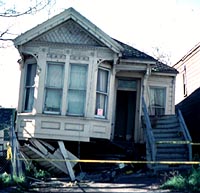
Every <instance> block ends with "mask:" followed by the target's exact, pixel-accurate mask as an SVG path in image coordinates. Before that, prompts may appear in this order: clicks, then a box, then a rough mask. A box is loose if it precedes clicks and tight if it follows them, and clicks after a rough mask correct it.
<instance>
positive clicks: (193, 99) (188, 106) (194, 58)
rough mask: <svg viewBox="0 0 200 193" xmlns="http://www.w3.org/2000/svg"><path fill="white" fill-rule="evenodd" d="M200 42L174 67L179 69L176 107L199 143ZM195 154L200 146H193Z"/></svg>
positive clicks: (195, 140) (192, 135)
mask: <svg viewBox="0 0 200 193" xmlns="http://www.w3.org/2000/svg"><path fill="white" fill-rule="evenodd" d="M199 65H200V43H198V44H197V45H195V46H194V47H193V48H192V49H191V50H190V51H189V52H188V53H187V54H185V56H183V57H182V58H181V59H180V60H179V61H178V62H177V63H176V64H174V66H173V67H174V68H176V69H177V70H178V71H179V74H178V75H177V81H176V82H177V83H176V109H177V110H178V109H179V110H181V111H182V114H183V117H184V119H185V122H186V124H187V127H188V129H189V131H190V133H191V137H192V139H193V142H195V143H199V137H200V134H199V119H200V111H199V107H200V78H199V77H200V75H199V74H200V68H199ZM193 152H194V155H195V154H196V153H198V154H199V153H200V151H199V146H198V145H194V146H193Z"/></svg>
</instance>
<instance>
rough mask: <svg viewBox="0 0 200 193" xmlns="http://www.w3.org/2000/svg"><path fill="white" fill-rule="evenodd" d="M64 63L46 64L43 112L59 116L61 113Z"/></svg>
mask: <svg viewBox="0 0 200 193" xmlns="http://www.w3.org/2000/svg"><path fill="white" fill-rule="evenodd" d="M63 71H64V63H58V62H48V63H47V77H46V84H45V104H44V112H46V113H55V114H59V113H60V112H61V103H62V93H63Z"/></svg>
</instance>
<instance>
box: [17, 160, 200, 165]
mask: <svg viewBox="0 0 200 193" xmlns="http://www.w3.org/2000/svg"><path fill="white" fill-rule="evenodd" d="M17 160H24V159H17ZM26 160H29V161H53V162H65V161H69V162H81V163H114V164H120V163H124V164H172V165H176V164H178V165H180V164H183V165H200V161H126V160H124V161H123V160H68V159H26Z"/></svg>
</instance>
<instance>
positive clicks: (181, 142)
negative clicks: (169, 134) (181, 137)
mask: <svg viewBox="0 0 200 193" xmlns="http://www.w3.org/2000/svg"><path fill="white" fill-rule="evenodd" d="M156 144H190V145H200V143H192V142H190V141H156Z"/></svg>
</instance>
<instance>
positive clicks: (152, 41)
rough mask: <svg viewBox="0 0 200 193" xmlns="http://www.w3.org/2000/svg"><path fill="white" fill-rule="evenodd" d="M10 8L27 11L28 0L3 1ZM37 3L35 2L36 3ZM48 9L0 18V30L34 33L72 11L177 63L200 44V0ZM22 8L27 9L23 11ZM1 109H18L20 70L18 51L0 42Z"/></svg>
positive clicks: (69, 2)
mask: <svg viewBox="0 0 200 193" xmlns="http://www.w3.org/2000/svg"><path fill="white" fill-rule="evenodd" d="M2 1H4V2H6V6H7V7H12V6H13V4H15V7H16V8H17V9H20V10H22V11H23V10H24V9H25V8H27V6H29V4H27V2H28V0H20V1H19V0H0V12H1V11H2V8H3V6H2V4H1V2H2ZM32 1H33V0H32ZM53 1H56V2H55V4H54V5H53V6H51V8H50V9H48V10H44V11H41V12H40V13H38V14H36V15H26V16H23V17H19V18H15V19H12V18H9V19H5V18H0V31H3V30H5V29H7V28H9V32H10V34H8V35H7V37H8V38H15V37H16V36H17V35H20V34H21V33H23V32H25V31H27V30H29V29H31V28H32V27H34V26H36V25H38V24H40V23H42V22H43V21H45V20H47V19H49V18H51V17H52V16H54V15H56V14H59V13H60V12H62V11H64V10H65V9H67V8H69V7H73V8H74V9H76V10H77V11H78V12H80V13H81V14H82V15H83V16H85V17H86V18H87V19H89V20H90V21H91V22H92V23H94V24H95V25H96V26H98V27H99V28H100V29H101V30H103V31H104V32H105V33H107V34H108V35H109V36H111V37H113V38H115V39H118V40H120V41H122V42H124V43H127V44H129V45H131V46H133V47H134V48H136V49H139V50H141V51H144V52H145V53H147V54H149V55H153V53H154V51H155V48H159V50H160V52H161V53H164V54H166V55H168V56H169V58H170V62H169V65H173V64H175V63H176V62H177V61H178V60H180V59H181V58H182V57H183V56H184V55H185V54H186V53H187V52H188V51H189V50H190V49H192V47H194V46H195V45H196V44H197V43H198V42H200V25H199V23H200V22H199V20H200V0H53ZM22 5H23V6H22ZM0 45H1V47H2V46H3V47H5V48H0V105H1V106H3V107H14V108H16V107H17V103H18V93H19V81H20V70H19V65H18V64H17V60H18V59H19V58H20V56H19V54H18V51H17V50H16V49H15V48H14V46H13V45H12V43H11V42H0Z"/></svg>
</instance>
